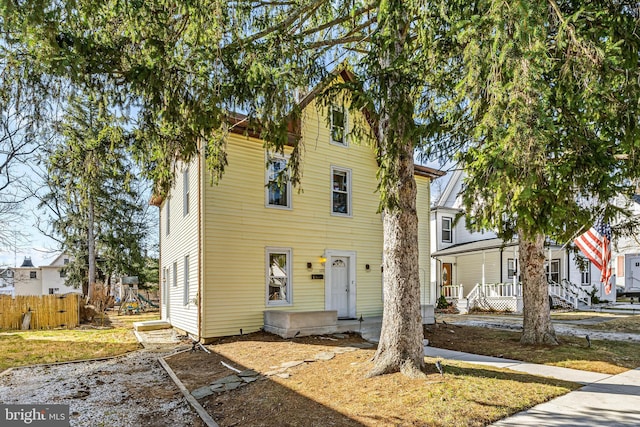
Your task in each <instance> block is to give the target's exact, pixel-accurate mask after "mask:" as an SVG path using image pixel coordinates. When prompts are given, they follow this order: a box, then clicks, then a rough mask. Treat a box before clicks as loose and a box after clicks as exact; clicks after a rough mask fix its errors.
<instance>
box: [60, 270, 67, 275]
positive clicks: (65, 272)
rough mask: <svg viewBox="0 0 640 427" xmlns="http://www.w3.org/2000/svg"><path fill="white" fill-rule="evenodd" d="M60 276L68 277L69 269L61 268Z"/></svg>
mask: <svg viewBox="0 0 640 427" xmlns="http://www.w3.org/2000/svg"><path fill="white" fill-rule="evenodd" d="M60 277H67V270H65V269H64V268H63V269H60Z"/></svg>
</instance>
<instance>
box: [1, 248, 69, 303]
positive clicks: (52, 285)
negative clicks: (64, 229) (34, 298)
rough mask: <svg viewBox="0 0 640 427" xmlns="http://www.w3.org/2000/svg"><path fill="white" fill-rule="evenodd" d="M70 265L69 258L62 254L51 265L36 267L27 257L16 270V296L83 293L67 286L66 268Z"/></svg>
mask: <svg viewBox="0 0 640 427" xmlns="http://www.w3.org/2000/svg"><path fill="white" fill-rule="evenodd" d="M68 263H69V256H68V255H66V254H64V253H62V254H60V255H58V256H57V257H56V258H55V259H54V260H53V262H52V263H51V264H49V265H45V266H41V267H36V266H34V265H33V263H32V262H31V258H28V257H25V259H24V262H23V263H22V265H21V266H20V267H16V268H14V269H12V270H14V287H15V295H52V294H67V293H71V292H74V293H82V289H81V288H77V289H76V288H74V287H73V286H67V285H66V284H65V276H66V274H65V272H64V270H63V268H64V266H65V265H67V264H68Z"/></svg>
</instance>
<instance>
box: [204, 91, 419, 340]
mask: <svg viewBox="0 0 640 427" xmlns="http://www.w3.org/2000/svg"><path fill="white" fill-rule="evenodd" d="M305 112H306V114H305V117H304V118H303V121H302V135H303V141H302V142H303V144H304V155H303V157H304V158H303V164H304V166H303V171H302V173H303V177H302V181H301V184H300V187H299V189H293V194H292V208H291V209H289V210H285V209H274V208H268V207H265V189H264V185H265V153H264V149H263V145H262V141H260V140H256V139H252V138H250V137H245V136H242V135H237V134H231V135H229V143H228V160H229V166H228V168H227V170H226V171H225V175H224V177H223V178H222V180H221V182H220V183H219V185H217V186H209V185H204V187H203V194H204V199H203V203H204V207H203V227H204V235H203V241H204V242H206V244H205V247H204V251H203V253H204V257H203V263H204V264H203V265H204V268H203V286H204V295H203V296H204V300H203V304H204V306H205V307H206V314H204V317H203V332H202V335H203V336H204V337H215V336H224V335H232V334H238V333H239V332H240V329H242V330H243V332H250V331H255V330H258V329H259V328H261V327H262V325H263V311H264V310H287V311H313V310H324V309H325V280H326V276H325V280H322V279H312V278H311V275H312V274H324V273H325V268H324V266H323V265H322V264H321V263H320V257H321V256H322V255H323V254H324V253H325V251H326V250H337V251H353V252H355V255H356V268H355V272H356V273H355V274H356V277H355V280H356V316H360V315H362V316H363V317H368V316H379V315H381V314H382V289H381V283H382V276H381V271H380V265H381V262H382V237H383V235H382V219H381V215H380V214H378V213H376V211H377V208H378V203H379V198H378V197H379V196H378V193H376V182H377V180H376V170H377V165H376V162H375V158H374V155H373V152H372V150H371V148H370V147H368V146H366V145H364V144H360V143H358V142H357V141H353V140H351V141H350V143H349V146H348V147H342V146H337V145H334V144H331V143H329V139H330V136H329V129H328V128H327V125H326V121H325V118H324V116H322V115H320V114H318V112H317V111H316V109H315V106H314V104H313V103H312V104H310V105H309V106H308V107H307V108H306V109H305ZM349 122H350V123H354V121H353V120H349ZM332 167H339V168H345V169H349V170H350V171H351V180H352V182H351V201H352V215H351V216H350V217H344V216H336V215H332V214H331V189H330V184H331V168H332ZM206 181H208V178H207V180H206ZM298 190H300V191H298ZM427 200H428V195H427ZM427 206H428V205H427ZM426 238H427V239H428V235H427V236H426ZM267 247H279V248H290V249H291V263H292V268H291V271H292V277H291V304H290V305H282V306H270V305H267V303H266V277H265V275H266V266H265V251H266V248H267ZM308 262H310V263H312V265H313V268H312V269H307V263H308ZM366 264H369V270H367V269H366V268H365V265H366Z"/></svg>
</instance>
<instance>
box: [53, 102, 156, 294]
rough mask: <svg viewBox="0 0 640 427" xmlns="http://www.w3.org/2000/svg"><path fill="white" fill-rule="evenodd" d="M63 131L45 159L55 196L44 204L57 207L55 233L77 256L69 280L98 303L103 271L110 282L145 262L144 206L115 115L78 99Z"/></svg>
mask: <svg viewBox="0 0 640 427" xmlns="http://www.w3.org/2000/svg"><path fill="white" fill-rule="evenodd" d="M60 133H61V140H60V142H59V143H58V144H56V145H54V146H53V147H52V148H51V149H50V152H49V155H48V156H47V157H46V158H45V161H46V164H47V172H48V173H47V177H48V179H47V185H48V188H49V192H48V193H47V194H46V195H45V197H44V198H43V202H42V204H41V205H42V206H50V207H54V206H55V209H50V210H49V212H51V213H54V212H55V213H56V215H55V216H54V217H52V221H51V225H52V229H53V232H54V234H55V235H56V236H57V237H58V240H59V241H60V242H61V243H62V249H63V250H64V251H66V252H68V253H69V254H70V255H71V256H72V258H71V262H70V263H69V265H68V266H67V267H66V269H67V282H68V283H73V284H76V285H80V284H82V285H83V288H85V287H86V288H85V290H86V294H87V296H88V297H89V300H92V299H93V297H94V289H95V283H96V280H97V279H98V270H100V271H101V272H102V276H103V278H106V279H107V280H108V279H109V278H110V277H111V275H112V274H114V273H120V274H123V273H128V272H129V271H131V268H132V267H133V266H134V265H136V264H141V260H142V249H141V244H142V241H143V239H144V236H145V232H146V227H145V225H144V222H143V221H142V220H143V218H142V216H141V212H142V205H141V204H140V200H139V196H138V194H137V193H136V190H137V188H136V187H135V186H136V185H137V183H136V178H135V176H134V175H133V173H132V172H133V170H132V169H133V166H132V164H131V162H130V161H129V160H128V158H129V157H130V156H129V155H128V154H127V151H126V146H127V144H128V143H127V139H126V136H125V133H124V131H123V129H122V128H121V127H120V126H119V125H118V123H117V120H116V118H115V117H114V116H113V115H112V114H110V113H108V112H106V111H104V110H101V109H100V108H99V106H98V105H97V104H96V102H95V101H93V100H91V99H81V98H78V97H76V98H73V99H72V100H71V102H70V104H69V108H68V110H67V112H66V114H65V116H64V118H63V121H62V123H61V125H60Z"/></svg>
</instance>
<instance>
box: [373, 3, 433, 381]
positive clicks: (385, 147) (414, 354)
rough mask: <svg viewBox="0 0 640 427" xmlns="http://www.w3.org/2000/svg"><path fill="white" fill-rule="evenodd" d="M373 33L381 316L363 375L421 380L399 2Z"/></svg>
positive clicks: (408, 106)
mask: <svg viewBox="0 0 640 427" xmlns="http://www.w3.org/2000/svg"><path fill="white" fill-rule="evenodd" d="M378 16H379V21H378V25H379V31H378V33H377V34H376V35H375V36H374V37H373V40H372V41H373V44H374V45H376V46H377V49H376V50H378V52H379V54H378V55H377V57H376V58H375V59H374V64H376V66H377V67H379V71H377V72H376V73H375V74H376V79H375V80H376V81H375V82H374V83H373V84H374V85H376V87H378V88H379V90H380V91H381V94H380V95H381V101H380V114H379V117H378V124H377V132H376V136H377V142H378V147H377V155H378V161H379V164H380V180H381V185H380V191H381V196H382V206H383V208H384V262H383V281H384V284H383V288H384V289H383V294H384V311H383V316H382V331H381V335H380V343H379V344H378V350H377V352H376V355H375V356H374V366H373V369H372V370H371V372H369V376H370V377H372V376H375V375H382V374H388V373H393V372H401V373H402V374H404V375H406V376H409V377H421V376H424V375H425V374H424V372H423V368H424V349H423V347H422V339H423V332H422V317H421V313H420V275H419V267H418V261H419V259H418V215H417V212H416V193H417V190H416V181H415V178H414V176H413V172H414V169H413V154H414V153H413V149H414V142H415V141H414V136H415V133H414V132H413V130H414V129H415V123H414V122H413V120H414V104H413V102H412V99H411V96H410V94H409V89H408V87H407V84H406V82H407V80H409V79H411V78H412V77H413V76H410V75H408V74H407V73H408V71H407V70H406V69H404V68H402V67H398V66H397V64H398V63H405V62H406V59H407V57H408V55H410V54H411V53H412V52H406V51H405V50H406V49H407V46H409V45H410V44H409V43H408V39H409V38H410V31H409V29H410V25H411V24H410V22H411V20H410V19H409V16H408V15H407V8H406V7H405V5H404V4H403V2H402V1H401V0H390V1H388V2H383V3H381V4H380V9H379V13H378Z"/></svg>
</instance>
